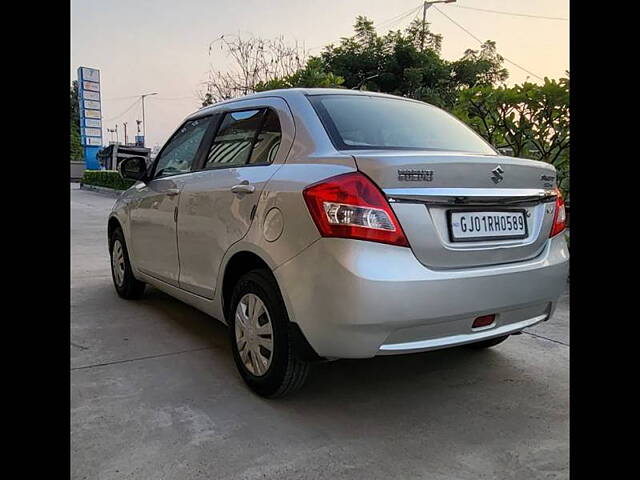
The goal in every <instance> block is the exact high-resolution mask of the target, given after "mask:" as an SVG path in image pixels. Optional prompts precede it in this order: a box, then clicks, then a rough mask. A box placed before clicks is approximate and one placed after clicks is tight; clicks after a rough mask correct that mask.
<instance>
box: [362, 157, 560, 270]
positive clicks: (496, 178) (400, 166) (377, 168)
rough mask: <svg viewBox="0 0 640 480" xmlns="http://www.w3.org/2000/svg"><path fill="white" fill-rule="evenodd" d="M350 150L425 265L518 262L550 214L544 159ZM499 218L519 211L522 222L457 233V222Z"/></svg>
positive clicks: (541, 239) (537, 243)
mask: <svg viewBox="0 0 640 480" xmlns="http://www.w3.org/2000/svg"><path fill="white" fill-rule="evenodd" d="M351 153H352V155H353V156H354V158H355V161H356V164H357V166H358V169H359V170H360V171H361V172H363V173H364V174H366V175H367V176H369V177H370V178H371V179H372V180H373V181H374V182H375V183H376V184H377V185H378V186H379V187H380V188H381V189H382V190H383V192H384V193H385V194H386V196H387V198H388V199H389V202H390V204H391V206H392V208H393V210H394V212H395V214H396V216H397V217H398V220H399V222H400V224H401V226H402V228H403V230H404V231H405V234H406V235H407V238H408V240H409V243H410V245H411V248H412V250H413V252H414V254H415V255H416V257H417V258H418V260H419V261H420V262H422V263H423V264H424V265H426V266H428V267H430V268H433V269H456V268H470V267H481V266H487V265H495V264H503V263H511V262H518V261H524V260H527V259H530V258H533V257H535V256H537V255H539V254H540V253H541V251H542V249H543V248H544V246H545V243H546V240H547V238H548V236H549V232H550V231H551V227H552V224H553V216H554V212H555V203H554V200H555V190H554V189H555V186H556V183H555V169H554V168H553V166H551V165H549V164H546V163H543V162H538V161H533V160H525V159H519V158H513V157H505V156H499V155H478V154H469V153H461V152H441V151H440V152H436V151H407V150H381V151H377V150H375V151H374V150H371V151H364V150H362V151H357V152H355V151H354V152H351ZM500 216H506V217H507V218H509V221H511V219H513V222H514V224H515V223H517V222H516V220H517V219H518V217H520V216H521V217H522V220H520V222H522V224H523V225H521V226H522V227H524V228H522V229H520V230H518V234H517V235H515V234H514V235H508V234H507V232H506V229H505V231H500V233H491V232H487V231H482V232H481V234H482V235H487V236H482V237H474V236H473V235H469V234H467V237H465V238H462V237H460V235H462V234H461V232H460V220H462V223H463V224H465V222H468V221H469V220H471V221H472V222H473V220H476V222H478V221H484V222H485V228H484V229H482V228H481V230H486V222H487V220H488V221H489V222H490V224H491V225H492V222H493V220H494V219H495V221H496V224H498V223H499V222H500V221H502V222H503V226H504V225H506V220H502V219H501V218H499V217H500ZM463 217H464V218H463ZM454 224H455V226H454ZM491 230H492V229H491ZM498 230H500V228H499V227H496V232H497V231H498ZM492 231H493V230H492ZM514 232H515V230H514Z"/></svg>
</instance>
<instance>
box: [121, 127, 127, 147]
mask: <svg viewBox="0 0 640 480" xmlns="http://www.w3.org/2000/svg"><path fill="white" fill-rule="evenodd" d="M122 124H123V125H124V144H125V145H126V144H127V122H122Z"/></svg>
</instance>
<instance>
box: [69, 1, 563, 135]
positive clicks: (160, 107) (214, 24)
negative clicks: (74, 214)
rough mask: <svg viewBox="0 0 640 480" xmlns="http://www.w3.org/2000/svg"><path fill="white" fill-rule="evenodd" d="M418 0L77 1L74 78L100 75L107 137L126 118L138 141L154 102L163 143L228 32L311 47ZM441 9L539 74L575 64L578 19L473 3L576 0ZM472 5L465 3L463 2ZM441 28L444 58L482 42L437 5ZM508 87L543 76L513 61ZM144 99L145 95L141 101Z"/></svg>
mask: <svg viewBox="0 0 640 480" xmlns="http://www.w3.org/2000/svg"><path fill="white" fill-rule="evenodd" d="M421 3H422V2H420V1H419V0H396V1H391V0H347V1H338V0H323V1H318V0H311V1H310V0H271V1H269V2H264V1H256V0H181V1H176V0H135V1H131V0H126V1H124V0H108V1H100V2H98V1H95V0H72V1H71V72H70V74H71V80H75V79H76V78H77V68H78V67H79V66H85V67H91V68H97V69H99V70H100V72H101V84H102V85H101V88H102V116H103V140H104V141H105V143H106V142H107V141H108V140H109V139H110V134H109V133H107V131H106V128H111V129H113V128H114V126H115V125H116V124H118V132H119V139H120V141H123V139H124V137H123V125H122V124H123V122H127V133H128V136H129V141H132V139H133V135H135V130H136V119H141V118H142V113H141V102H140V100H139V95H141V94H144V93H150V92H158V95H155V96H151V97H147V99H146V100H145V123H146V130H147V139H146V144H147V146H148V147H153V146H154V145H162V144H163V143H164V142H165V141H166V140H167V139H168V137H169V136H170V135H171V134H172V133H173V131H174V130H175V129H176V128H177V127H178V126H179V124H180V122H181V121H182V119H184V117H186V116H187V115H188V114H190V113H192V112H193V111H195V110H197V109H198V108H199V107H200V100H199V99H198V96H197V92H198V90H199V89H200V88H201V85H202V82H203V81H204V80H206V78H207V72H208V71H209V69H210V66H211V65H213V66H214V67H215V68H217V69H224V68H225V66H226V65H228V64H229V60H228V59H227V58H225V57H224V55H223V54H222V53H221V52H219V51H218V52H216V51H215V50H214V53H213V54H212V55H211V56H209V44H210V43H211V42H212V41H213V40H215V39H216V38H218V37H219V36H220V35H222V34H226V35H240V36H243V37H246V36H249V35H254V36H257V37H261V38H275V37H278V36H281V35H283V36H284V38H285V40H286V41H288V42H290V43H293V42H296V41H297V42H298V43H299V44H304V45H305V46H306V48H307V49H309V54H312V55H313V54H318V53H319V52H320V51H321V47H322V46H324V45H327V44H329V43H338V41H339V39H340V37H344V36H351V35H352V34H353V23H354V21H355V18H356V16H357V15H364V16H367V17H368V18H369V19H371V20H373V21H374V25H383V26H384V27H386V28H384V29H383V30H382V31H379V32H378V33H386V31H387V30H389V29H393V30H396V29H402V28H404V27H406V26H407V25H408V24H409V23H410V22H411V20H412V19H413V18H415V17H416V15H420V16H421V15H422V9H419V10H418V11H416V13H414V14H410V15H409V16H405V17H403V16H402V14H404V13H407V12H410V11H411V9H413V8H416V7H419V6H420V5H421ZM437 7H438V9H439V10H440V11H442V12H444V13H445V14H446V15H448V16H449V17H450V18H451V19H453V20H454V21H455V22H457V23H458V24H459V25H461V26H462V27H464V28H465V29H466V30H468V31H469V32H471V33H472V34H473V35H474V36H476V37H478V38H480V39H481V40H487V39H490V40H494V41H495V42H496V44H497V49H498V52H499V53H500V54H501V55H502V56H503V57H505V58H506V59H508V60H510V61H511V62H514V63H516V64H518V65H519V66H520V67H523V68H525V69H526V70H528V71H529V72H531V73H533V74H535V75H536V76H539V77H545V76H546V77H549V78H559V77H563V76H566V74H565V72H566V70H568V69H569V22H568V21H563V20H549V19H540V18H530V17H521V16H512V15H503V14H497V13H490V12H484V11H478V10H474V9H476V8H479V9H484V10H496V11H503V12H512V13H519V14H525V15H537V16H546V17H559V18H569V1H568V0H458V1H457V3H453V4H440V5H437ZM462 7H466V8H462ZM427 21H428V22H430V23H431V30H432V31H433V32H434V33H440V34H442V35H443V37H444V38H443V45H442V56H443V57H444V58H445V59H447V60H455V59H458V58H460V57H461V56H462V54H463V53H464V51H465V50H466V49H468V48H477V47H478V42H477V41H476V40H475V39H474V38H473V37H472V36H470V35H469V34H468V33H466V32H465V31H464V30H462V29H461V28H460V27H459V26H457V25H455V24H454V23H452V22H451V20H449V19H447V18H446V17H445V16H444V15H442V14H441V13H440V12H439V11H437V10H436V9H435V8H433V7H432V8H429V9H428V10H427ZM505 66H506V67H507V69H508V70H509V74H510V78H509V80H508V81H507V83H508V84H513V83H521V82H523V81H525V80H526V79H527V77H529V79H528V80H529V81H534V82H538V83H539V80H537V79H536V78H535V77H534V76H531V75H530V74H529V73H526V72H524V71H523V70H521V69H519V68H517V67H516V66H514V65H513V64H512V63H509V62H505ZM136 96H138V97H137V98H138V99H137V100H136Z"/></svg>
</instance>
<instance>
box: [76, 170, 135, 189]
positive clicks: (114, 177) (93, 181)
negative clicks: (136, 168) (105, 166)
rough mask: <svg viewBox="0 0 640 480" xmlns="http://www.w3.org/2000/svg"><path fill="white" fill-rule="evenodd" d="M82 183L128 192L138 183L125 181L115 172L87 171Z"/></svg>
mask: <svg viewBox="0 0 640 480" xmlns="http://www.w3.org/2000/svg"><path fill="white" fill-rule="evenodd" d="M80 183H82V184H84V185H95V186H96V187H107V188H113V189H115V190H126V189H127V188H129V187H130V186H131V185H133V184H134V183H136V182H134V181H133V180H125V179H123V178H122V177H121V176H120V174H119V173H118V172H117V171H115V170H85V171H84V175H83V176H82V179H81V180H80Z"/></svg>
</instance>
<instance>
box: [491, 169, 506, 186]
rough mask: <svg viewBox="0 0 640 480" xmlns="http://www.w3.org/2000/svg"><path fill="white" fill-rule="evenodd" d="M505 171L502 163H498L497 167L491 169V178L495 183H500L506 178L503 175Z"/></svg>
mask: <svg viewBox="0 0 640 480" xmlns="http://www.w3.org/2000/svg"><path fill="white" fill-rule="evenodd" d="M503 173H504V169H503V168H502V166H501V165H498V166H497V167H496V168H494V169H493V170H491V174H492V175H491V180H493V183H500V182H501V181H502V180H504V175H502V174H503Z"/></svg>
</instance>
